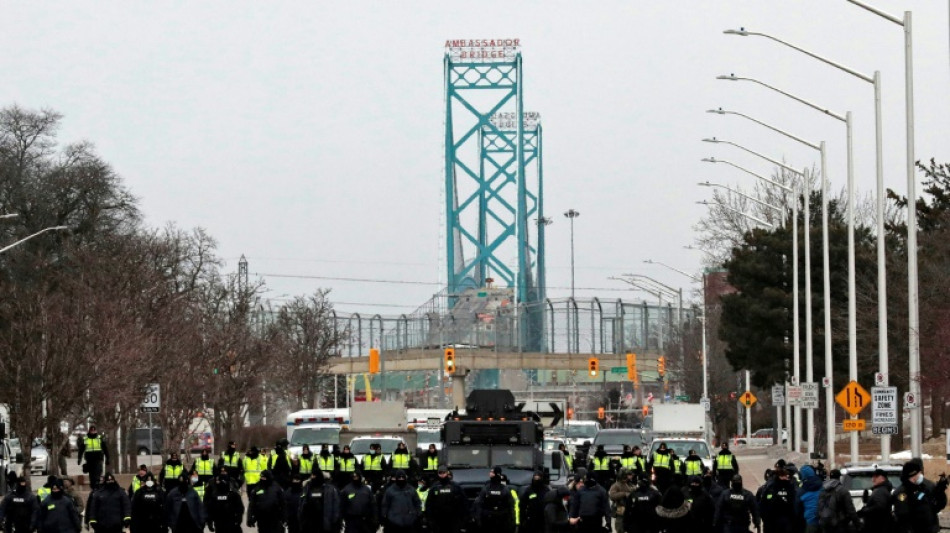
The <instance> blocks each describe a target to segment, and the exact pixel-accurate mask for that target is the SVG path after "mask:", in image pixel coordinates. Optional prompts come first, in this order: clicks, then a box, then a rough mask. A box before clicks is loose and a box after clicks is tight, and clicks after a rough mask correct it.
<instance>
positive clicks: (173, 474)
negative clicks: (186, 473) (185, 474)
mask: <svg viewBox="0 0 950 533" xmlns="http://www.w3.org/2000/svg"><path fill="white" fill-rule="evenodd" d="M183 469H184V467H183V466H182V465H168V464H166V465H165V479H166V480H169V479H178V476H180V475H181V471H182V470H183Z"/></svg>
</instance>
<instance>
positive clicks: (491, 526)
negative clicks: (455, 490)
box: [475, 466, 515, 533]
mask: <svg viewBox="0 0 950 533" xmlns="http://www.w3.org/2000/svg"><path fill="white" fill-rule="evenodd" d="M501 475H502V469H501V467H500V466H495V467H494V468H492V470H491V472H489V473H488V483H486V484H485V486H484V487H482V490H481V492H480V493H479V494H478V498H476V499H475V521H476V523H477V524H478V526H479V527H480V528H481V530H482V531H491V532H496V533H511V532H512V531H514V528H515V501H514V498H512V496H511V491H510V490H508V487H506V486H505V485H504V484H503V483H502V478H501Z"/></svg>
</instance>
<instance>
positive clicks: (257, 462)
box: [241, 446, 267, 494]
mask: <svg viewBox="0 0 950 533" xmlns="http://www.w3.org/2000/svg"><path fill="white" fill-rule="evenodd" d="M266 460H267V459H266V458H264V457H263V456H262V455H261V450H260V448H258V447H257V446H251V450H250V451H249V452H247V453H246V454H244V457H243V458H242V459H241V468H242V469H243V470H244V482H245V483H247V493H248V494H253V491H254V489H255V488H256V487H257V484H258V483H260V482H261V472H263V471H264V470H266V468H265V467H264V465H263V464H262V462H263V461H266Z"/></svg>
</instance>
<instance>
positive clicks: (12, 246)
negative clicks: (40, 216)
mask: <svg viewBox="0 0 950 533" xmlns="http://www.w3.org/2000/svg"><path fill="white" fill-rule="evenodd" d="M68 229H69V227H68V226H50V227H48V228H43V229H41V230H40V231H37V232H36V233H34V234H32V235H29V236H27V237H23V238H22V239H20V240H18V241H16V242H15V243H13V244H11V245H8V246H5V247H3V248H0V254H2V253H3V252H6V251H7V250H9V249H11V248H16V247H17V246H19V245H21V244H23V243H25V242H26V241H28V240H30V239H32V238H33V237H37V236H39V235H42V234H44V233H46V232H48V231H61V230H68Z"/></svg>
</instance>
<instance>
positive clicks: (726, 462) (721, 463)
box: [716, 453, 732, 470]
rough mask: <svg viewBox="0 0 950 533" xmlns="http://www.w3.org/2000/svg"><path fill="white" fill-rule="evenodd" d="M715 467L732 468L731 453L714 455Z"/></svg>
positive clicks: (719, 468)
mask: <svg viewBox="0 0 950 533" xmlns="http://www.w3.org/2000/svg"><path fill="white" fill-rule="evenodd" d="M716 468H717V469H718V470H732V454H731V453H730V454H725V455H724V454H719V455H717V456H716Z"/></svg>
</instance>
